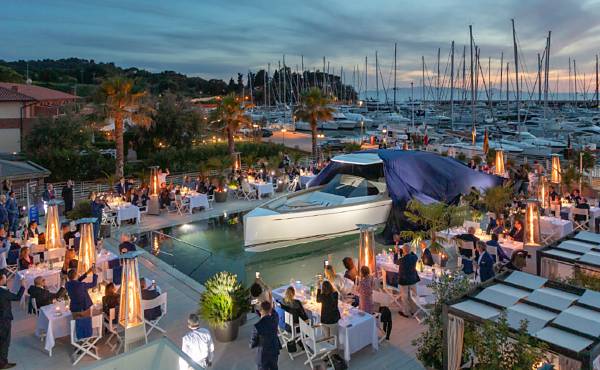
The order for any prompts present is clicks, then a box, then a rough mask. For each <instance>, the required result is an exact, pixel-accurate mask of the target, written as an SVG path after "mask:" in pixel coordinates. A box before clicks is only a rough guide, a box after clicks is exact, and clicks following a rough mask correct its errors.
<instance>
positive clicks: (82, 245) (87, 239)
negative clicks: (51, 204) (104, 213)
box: [77, 217, 96, 275]
mask: <svg viewBox="0 0 600 370" xmlns="http://www.w3.org/2000/svg"><path fill="white" fill-rule="evenodd" d="M95 222H96V218H93V217H92V218H82V219H79V220H77V224H78V225H79V232H80V234H81V236H80V240H79V254H78V256H77V274H79V275H83V274H85V273H86V272H87V271H88V270H89V269H90V268H91V267H92V265H94V264H95V263H96V244H95V243H94V223H95Z"/></svg>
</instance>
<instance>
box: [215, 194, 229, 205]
mask: <svg viewBox="0 0 600 370" xmlns="http://www.w3.org/2000/svg"><path fill="white" fill-rule="evenodd" d="M226 201H227V192H226V191H215V202H217V203H225V202H226Z"/></svg>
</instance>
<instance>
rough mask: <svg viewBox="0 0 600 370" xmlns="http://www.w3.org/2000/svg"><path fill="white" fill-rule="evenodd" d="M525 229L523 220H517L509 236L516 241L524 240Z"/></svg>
mask: <svg viewBox="0 0 600 370" xmlns="http://www.w3.org/2000/svg"><path fill="white" fill-rule="evenodd" d="M524 233H525V230H523V222H522V221H521V220H515V225H514V226H513V228H512V230H510V233H509V236H510V237H511V239H512V240H514V241H516V242H523V238H524V236H525V235H524Z"/></svg>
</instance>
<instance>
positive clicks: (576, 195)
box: [571, 189, 581, 205]
mask: <svg viewBox="0 0 600 370" xmlns="http://www.w3.org/2000/svg"><path fill="white" fill-rule="evenodd" d="M571 202H572V203H575V205H578V204H579V202H581V193H580V192H579V189H574V190H573V192H572V193H571Z"/></svg>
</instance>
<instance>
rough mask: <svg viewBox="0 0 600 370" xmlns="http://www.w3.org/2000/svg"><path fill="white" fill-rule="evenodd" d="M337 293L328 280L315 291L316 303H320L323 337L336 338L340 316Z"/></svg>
mask: <svg viewBox="0 0 600 370" xmlns="http://www.w3.org/2000/svg"><path fill="white" fill-rule="evenodd" d="M338 298H339V295H338V292H336V291H335V289H333V286H332V285H331V283H330V282H329V281H328V280H324V281H323V284H322V286H321V288H320V289H318V290H317V302H319V303H321V325H322V326H323V333H324V335H325V337H331V336H337V333H338V321H340V318H341V315H340V310H339V308H338Z"/></svg>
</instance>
